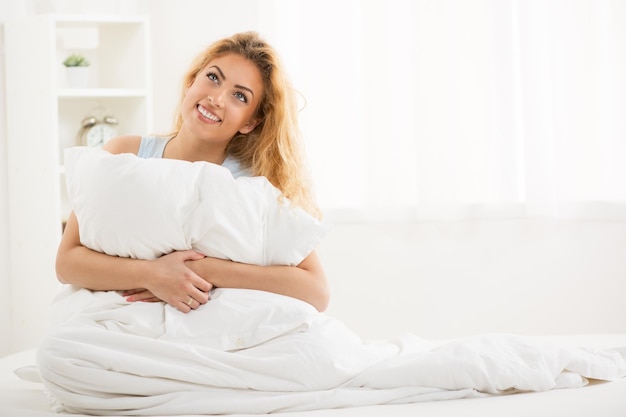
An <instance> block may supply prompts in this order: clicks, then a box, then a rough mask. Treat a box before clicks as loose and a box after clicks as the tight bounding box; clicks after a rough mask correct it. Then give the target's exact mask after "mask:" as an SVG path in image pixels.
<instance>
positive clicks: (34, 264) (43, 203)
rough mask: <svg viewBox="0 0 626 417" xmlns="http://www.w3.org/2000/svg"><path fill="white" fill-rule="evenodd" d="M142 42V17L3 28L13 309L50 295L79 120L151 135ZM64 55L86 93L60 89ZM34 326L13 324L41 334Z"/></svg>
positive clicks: (145, 29) (58, 18)
mask: <svg viewBox="0 0 626 417" xmlns="http://www.w3.org/2000/svg"><path fill="white" fill-rule="evenodd" d="M72 37H74V39H72ZM85 37H87V38H89V39H87V41H90V42H91V43H92V45H91V46H89V47H88V49H80V50H76V46H75V45H80V44H81V42H82V43H83V44H85V43H89V42H86V40H85V39H84V38H85ZM94 40H95V42H94ZM149 40H150V37H149V22H148V19H147V18H145V17H126V16H84V15H83V16H81V15H37V16H32V17H28V18H24V19H19V20H16V21H8V22H5V54H6V55H5V57H6V61H5V62H6V69H5V72H6V103H7V154H8V173H9V178H8V179H9V217H10V227H9V236H10V250H11V254H10V256H11V265H10V273H11V282H12V283H13V284H14V285H13V288H12V296H13V297H14V298H13V299H28V303H16V306H17V308H18V309H24V310H27V309H32V308H33V305H36V306H37V308H40V309H41V306H42V304H45V303H48V302H49V301H50V299H51V297H52V296H53V294H54V293H55V291H56V286H57V284H56V279H55V272H54V263H55V257H56V250H57V247H58V244H59V241H60V238H61V234H62V224H63V222H64V220H65V219H66V218H67V215H68V214H69V211H70V208H69V205H68V203H67V200H66V197H65V183H64V177H63V168H62V165H63V150H64V149H65V148H67V147H69V146H75V145H81V144H80V143H78V137H77V134H78V131H79V129H80V123H81V121H82V120H83V119H84V118H85V117H87V116H88V115H90V114H93V113H94V112H97V114H94V115H96V116H103V114H102V113H106V114H111V115H113V116H115V117H116V118H117V119H118V121H119V125H118V126H117V129H118V132H119V134H144V133H149V132H151V129H152V93H151V86H152V79H151V70H150V42H149ZM72 52H79V53H81V54H83V55H85V56H86V57H87V58H88V60H89V61H90V62H91V65H90V75H89V79H88V84H87V86H86V87H85V88H72V87H70V86H69V85H68V83H67V79H66V74H65V72H64V70H65V67H63V65H62V62H63V60H64V59H65V58H66V57H67V56H68V55H69V54H71V53H72ZM14 313H15V314H14V317H32V314H21V313H22V312H20V311H15V312H14ZM24 313H26V311H24ZM34 321H36V320H35V319H33V322H32V323H31V322H23V321H20V322H16V323H14V325H15V326H18V328H19V327H23V326H27V327H30V328H33V329H34V330H37V329H38V328H41V326H42V323H35V322H34ZM16 330H17V329H16ZM29 330H31V329H29ZM36 333H37V332H36V331H29V332H28V334H36ZM29 342H32V341H28V340H24V341H21V342H20V341H18V343H17V345H28V343H29Z"/></svg>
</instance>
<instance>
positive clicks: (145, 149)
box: [137, 136, 252, 178]
mask: <svg viewBox="0 0 626 417" xmlns="http://www.w3.org/2000/svg"><path fill="white" fill-rule="evenodd" d="M169 140H170V139H169V138H161V137H156V136H144V137H142V138H141V143H140V144H139V151H137V156H138V157H140V158H163V151H165V145H167V142H169ZM222 166H223V167H224V168H228V170H229V171H230V172H231V173H232V174H233V177H235V178H237V177H251V176H252V175H250V172H249V171H248V170H247V169H244V168H242V167H241V164H240V163H239V162H238V161H237V160H236V159H234V158H232V157H231V156H230V155H228V156H226V159H225V160H224V162H222Z"/></svg>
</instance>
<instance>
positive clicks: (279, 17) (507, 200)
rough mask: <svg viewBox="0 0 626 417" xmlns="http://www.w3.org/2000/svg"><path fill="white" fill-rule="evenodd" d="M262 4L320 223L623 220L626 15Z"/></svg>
mask: <svg viewBox="0 0 626 417" xmlns="http://www.w3.org/2000/svg"><path fill="white" fill-rule="evenodd" d="M263 4H268V3H265V2H263ZM273 5H274V10H275V13H274V14H271V13H268V14H266V15H267V16H270V15H271V16H272V18H271V19H273V21H272V22H268V27H269V26H270V25H271V27H272V31H271V34H272V35H271V36H272V37H273V39H271V40H272V41H273V42H274V43H275V44H276V45H277V46H278V49H279V50H280V51H281V54H282V56H283V59H284V60H285V61H286V63H287V66H288V68H289V71H290V73H291V75H292V79H293V81H294V84H295V85H296V86H297V87H298V89H299V90H300V91H301V92H302V95H303V106H304V104H305V103H306V106H305V107H304V109H303V111H302V114H301V120H302V122H303V126H302V127H303V132H304V134H305V137H306V141H307V152H308V155H309V161H310V164H311V167H312V170H313V173H314V179H315V183H316V192H317V196H318V200H319V202H320V204H321V206H322V208H323V209H324V210H325V211H326V213H327V214H328V215H329V216H330V218H333V219H335V220H351V219H366V220H383V221H394V220H420V219H464V218H497V217H529V216H543V217H553V218H600V219H613V220H614V219H619V220H623V219H626V2H624V1H622V0H384V1H383V0H380V1H379V0H374V1H365V0H364V1H358V0H315V1H313V0H299V1H293V0H275V1H274V2H273Z"/></svg>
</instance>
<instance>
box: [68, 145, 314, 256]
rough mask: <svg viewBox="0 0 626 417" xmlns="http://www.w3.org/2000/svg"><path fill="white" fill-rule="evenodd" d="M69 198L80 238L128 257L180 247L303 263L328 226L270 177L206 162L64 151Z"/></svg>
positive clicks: (93, 246)
mask: <svg viewBox="0 0 626 417" xmlns="http://www.w3.org/2000/svg"><path fill="white" fill-rule="evenodd" d="M65 179H66V183H67V190H68V196H69V200H70V202H71V205H72V208H73V210H74V213H75V214H76V217H77V219H78V223H79V228H80V238H81V243H82V244H83V245H85V246H86V247H89V248H91V249H93V250H96V251H100V252H104V253H107V254H109V255H116V256H122V257H132V258H138V259H154V258H157V257H159V256H161V255H163V254H166V253H169V252H172V251H174V250H186V249H194V250H196V251H198V252H201V253H203V254H205V255H207V256H211V257H218V258H223V259H230V260H233V261H237V262H243V263H249V264H257V265H297V264H299V263H300V262H301V261H302V260H303V259H304V258H305V257H306V256H307V255H308V254H309V253H311V251H312V250H313V249H314V248H315V247H316V246H317V244H318V243H319V242H320V241H321V239H322V238H323V236H324V234H325V232H326V228H325V227H324V225H323V224H322V223H321V222H319V221H318V220H317V219H315V218H314V217H312V216H310V215H309V214H308V213H306V212H305V211H304V210H302V209H300V208H297V207H295V206H293V205H291V204H290V202H289V201H288V200H287V199H281V200H279V198H278V197H279V195H280V192H279V191H278V190H277V189H276V188H275V187H274V186H272V185H271V183H270V182H269V181H268V180H267V179H266V178H264V177H239V178H237V179H235V178H233V176H232V175H231V173H230V171H229V170H228V169H227V168H224V167H222V166H220V165H216V164H211V163H208V162H187V161H180V160H173V159H162V158H150V159H144V158H139V157H137V156H136V155H133V154H119V155H113V154H110V153H108V152H106V151H103V150H99V149H92V148H87V147H73V148H69V149H67V150H66V151H65Z"/></svg>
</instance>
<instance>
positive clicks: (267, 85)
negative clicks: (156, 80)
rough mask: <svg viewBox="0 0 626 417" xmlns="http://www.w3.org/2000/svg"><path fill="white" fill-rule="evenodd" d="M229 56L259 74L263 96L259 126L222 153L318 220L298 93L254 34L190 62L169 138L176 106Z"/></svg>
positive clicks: (176, 126) (212, 48) (211, 49)
mask: <svg viewBox="0 0 626 417" xmlns="http://www.w3.org/2000/svg"><path fill="white" fill-rule="evenodd" d="M228 54H238V55H240V56H242V57H244V58H246V59H247V60H249V61H250V62H252V63H253V64H254V65H255V66H256V67H257V68H258V70H259V72H260V73H261V78H262V79H263V87H264V89H263V91H264V93H263V97H262V98H261V100H260V103H259V107H258V109H257V113H256V117H257V118H258V119H260V120H261V122H260V123H259V124H258V125H257V126H256V127H255V128H254V130H252V132H250V133H248V134H241V133H237V134H236V135H235V136H234V137H233V138H232V139H231V141H230V142H229V144H228V146H227V148H226V152H227V153H228V154H229V155H231V156H232V157H233V158H235V159H237V160H238V161H239V163H241V164H242V166H244V167H245V168H248V169H249V170H250V171H251V172H252V174H253V175H255V176H264V177H266V178H267V179H268V180H269V181H270V182H271V183H272V184H273V185H274V186H275V187H276V188H278V189H279V190H280V191H281V192H282V194H283V195H284V196H285V197H287V198H288V199H289V200H290V201H291V202H292V203H293V204H295V205H297V206H299V207H301V208H303V209H304V210H306V211H307V212H309V213H310V214H312V215H313V216H315V217H317V218H321V212H320V210H319V208H318V207H317V204H316V203H315V200H314V198H313V195H312V183H311V181H310V176H309V172H308V168H307V165H306V163H305V158H304V152H303V144H302V138H301V135H300V130H299V128H298V114H297V113H298V109H297V100H296V91H295V90H294V89H293V87H292V85H291V83H290V82H289V80H288V78H287V76H286V74H285V72H284V70H283V66H282V64H281V62H280V58H279V56H278V53H277V52H276V51H275V50H274V48H272V47H271V46H270V45H269V44H268V43H267V42H265V41H264V40H263V39H262V38H261V37H260V36H259V34H258V33H256V32H243V33H237V34H235V35H233V36H231V37H228V38H224V39H221V40H219V41H217V42H215V43H213V44H211V45H209V46H208V47H207V48H206V49H205V50H204V51H203V52H201V53H200V54H199V55H198V56H197V57H196V58H195V59H194V60H193V62H192V64H191V67H190V68H189V70H188V71H187V73H186V74H185V75H184V77H183V82H182V92H181V96H180V102H179V106H178V110H177V112H176V117H175V119H174V131H173V132H172V136H175V135H177V134H178V132H179V130H180V128H181V126H182V124H183V118H182V114H181V111H180V106H181V104H182V101H183V99H184V97H185V92H186V89H187V87H189V86H190V85H191V84H192V83H193V81H194V79H195V78H196V75H197V74H198V72H200V71H201V70H202V69H204V68H205V67H206V66H207V65H208V64H209V62H211V61H212V60H214V59H215V58H219V57H221V56H224V55H228Z"/></svg>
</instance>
